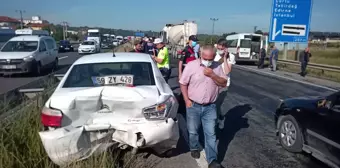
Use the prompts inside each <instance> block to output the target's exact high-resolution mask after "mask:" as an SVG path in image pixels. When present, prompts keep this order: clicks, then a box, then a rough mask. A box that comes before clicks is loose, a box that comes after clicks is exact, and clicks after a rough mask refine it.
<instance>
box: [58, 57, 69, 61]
mask: <svg viewBox="0 0 340 168" xmlns="http://www.w3.org/2000/svg"><path fill="white" fill-rule="evenodd" d="M67 57H68V56H63V57H59V60H62V59H65V58H67Z"/></svg>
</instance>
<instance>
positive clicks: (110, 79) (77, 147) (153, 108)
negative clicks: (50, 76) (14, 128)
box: [39, 53, 179, 165]
mask: <svg viewBox="0 0 340 168" xmlns="http://www.w3.org/2000/svg"><path fill="white" fill-rule="evenodd" d="M177 110H178V102H177V100H176V98H175V96H174V94H173V92H172V90H171V88H170V87H169V85H168V84H167V83H166V82H165V80H164V78H163V77H162V74H161V72H160V71H159V69H158V68H157V65H156V64H155V63H154V61H153V60H152V59H151V57H150V55H148V54H142V53H115V54H113V53H100V54H93V55H88V56H84V57H81V58H79V59H78V60H77V61H76V62H75V63H74V64H73V65H72V66H71V67H70V69H69V70H68V71H67V72H66V74H65V75H64V76H63V78H62V79H61V81H60V83H59V85H58V86H57V88H56V89H55V91H54V93H53V94H52V95H51V97H50V98H49V99H48V100H47V102H46V104H45V106H44V108H43V110H42V113H41V120H42V124H43V125H44V131H41V132H39V135H40V138H41V141H42V144H43V146H44V148H45V150H46V152H47V154H48V156H49V157H50V159H51V160H52V161H53V162H54V163H56V164H58V165H65V164H68V163H70V162H73V161H79V160H82V159H85V158H87V157H89V156H90V155H92V154H93V153H95V152H103V151H105V150H106V149H107V148H109V147H120V148H126V147H130V148H132V149H133V150H137V149H140V148H152V149H154V151H156V152H157V153H160V154H161V153H162V152H166V151H168V150H171V149H172V148H175V147H176V145H177V141H178V139H179V128H178V121H177V120H176V115H177Z"/></svg>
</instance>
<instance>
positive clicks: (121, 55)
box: [73, 52, 152, 65]
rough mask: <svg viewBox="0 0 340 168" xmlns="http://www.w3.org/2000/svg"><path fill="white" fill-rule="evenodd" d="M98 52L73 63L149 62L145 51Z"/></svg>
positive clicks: (149, 58) (149, 59)
mask: <svg viewBox="0 0 340 168" xmlns="http://www.w3.org/2000/svg"><path fill="white" fill-rule="evenodd" d="M114 54H115V56H113V53H111V52H109V53H99V54H91V55H87V56H83V57H80V58H79V59H78V60H77V61H75V62H74V63H73V65H80V64H94V63H109V62H151V61H152V59H151V57H150V55H149V54H145V53H132V52H131V53H130V52H116V53H114Z"/></svg>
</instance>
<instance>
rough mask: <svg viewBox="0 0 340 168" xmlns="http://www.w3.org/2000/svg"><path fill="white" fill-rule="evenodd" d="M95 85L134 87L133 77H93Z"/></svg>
mask: <svg viewBox="0 0 340 168" xmlns="http://www.w3.org/2000/svg"><path fill="white" fill-rule="evenodd" d="M92 81H93V83H94V84H95V85H116V84H122V85H133V75H110V76H102V77H92Z"/></svg>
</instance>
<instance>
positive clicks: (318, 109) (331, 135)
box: [275, 92, 340, 168]
mask: <svg viewBox="0 0 340 168" xmlns="http://www.w3.org/2000/svg"><path fill="white" fill-rule="evenodd" d="M275 127H276V133H277V136H278V137H279V141H280V144H281V145H282V146H283V148H285V149H286V150H287V151H290V152H294V153H296V152H302V151H304V152H307V153H310V154H311V155H312V156H314V157H315V158H317V159H319V160H320V161H322V162H324V163H326V164H327V165H329V166H331V167H333V168H339V167H340V92H336V93H333V94H331V95H329V96H325V97H297V98H289V99H285V100H282V101H281V103H280V105H279V107H278V108H277V110H276V112H275ZM338 131H339V132H338Z"/></svg>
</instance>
